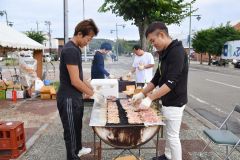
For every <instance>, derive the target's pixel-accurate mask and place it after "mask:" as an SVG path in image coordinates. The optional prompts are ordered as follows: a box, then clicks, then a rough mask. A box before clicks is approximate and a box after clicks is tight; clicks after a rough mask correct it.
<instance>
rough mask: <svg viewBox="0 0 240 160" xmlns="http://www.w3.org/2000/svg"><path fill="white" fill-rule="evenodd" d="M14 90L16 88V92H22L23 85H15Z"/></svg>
mask: <svg viewBox="0 0 240 160" xmlns="http://www.w3.org/2000/svg"><path fill="white" fill-rule="evenodd" d="M13 88H14V89H15V90H17V91H20V90H22V89H23V87H22V85H21V84H15V85H14V86H13Z"/></svg>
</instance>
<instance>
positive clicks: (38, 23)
mask: <svg viewBox="0 0 240 160" xmlns="http://www.w3.org/2000/svg"><path fill="white" fill-rule="evenodd" d="M36 24H37V32H38V24H39V22H38V21H37V22H36Z"/></svg>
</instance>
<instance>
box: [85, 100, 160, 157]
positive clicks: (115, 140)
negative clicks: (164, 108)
mask: <svg viewBox="0 0 240 160" xmlns="http://www.w3.org/2000/svg"><path fill="white" fill-rule="evenodd" d="M121 100H122V99H117V100H116V101H115V103H116V104H117V107H118V111H119V119H120V121H119V123H108V120H107V112H108V102H106V103H104V104H98V103H94V104H93V109H92V113H91V119H90V124H89V125H90V126H92V128H93V131H94V158H95V153H96V135H97V136H98V137H99V139H100V147H99V150H100V152H99V154H98V159H101V150H102V149H104V148H102V145H101V142H102V141H103V142H104V143H106V144H108V145H110V146H112V147H113V149H123V152H124V151H125V150H128V151H129V152H130V153H131V154H133V153H132V152H131V150H130V149H139V155H140V146H142V145H144V144H145V143H147V142H148V141H150V140H151V139H152V138H153V137H154V136H156V135H157V144H156V146H154V147H147V148H146V147H145V148H141V149H152V148H154V149H156V156H158V139H159V131H160V128H162V126H163V125H164V123H163V122H162V121H159V122H157V123H156V122H155V123H149V122H148V123H145V122H143V123H138V124H130V123H129V122H128V118H127V115H126V112H125V110H124V109H123V106H122V104H121ZM155 111H156V112H158V111H157V110H155ZM159 114H160V113H158V115H159ZM159 116H160V115H159ZM161 131H162V129H161ZM161 135H162V134H161ZM123 152H121V153H120V154H122V153H123ZM120 154H119V155H118V156H117V157H119V156H120ZM133 155H134V154H133ZM134 156H135V157H136V158H137V159H138V156H136V155H134ZM95 159H96V158H95Z"/></svg>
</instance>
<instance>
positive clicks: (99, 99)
mask: <svg viewBox="0 0 240 160" xmlns="http://www.w3.org/2000/svg"><path fill="white" fill-rule="evenodd" d="M90 98H91V99H94V102H96V103H99V104H103V103H105V97H104V95H103V94H101V93H99V92H94V94H93V95H92V96H91V97H90Z"/></svg>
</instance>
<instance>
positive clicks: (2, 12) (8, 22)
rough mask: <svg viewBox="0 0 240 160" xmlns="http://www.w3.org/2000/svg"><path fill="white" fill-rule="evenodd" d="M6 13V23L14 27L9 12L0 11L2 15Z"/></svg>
mask: <svg viewBox="0 0 240 160" xmlns="http://www.w3.org/2000/svg"><path fill="white" fill-rule="evenodd" d="M4 14H5V17H6V24H7V26H10V27H12V26H13V22H10V21H8V15H7V12H6V11H0V16H3V15H4Z"/></svg>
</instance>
